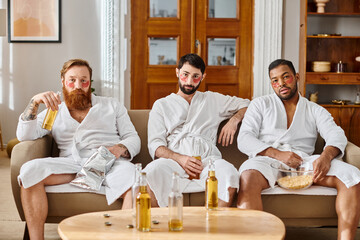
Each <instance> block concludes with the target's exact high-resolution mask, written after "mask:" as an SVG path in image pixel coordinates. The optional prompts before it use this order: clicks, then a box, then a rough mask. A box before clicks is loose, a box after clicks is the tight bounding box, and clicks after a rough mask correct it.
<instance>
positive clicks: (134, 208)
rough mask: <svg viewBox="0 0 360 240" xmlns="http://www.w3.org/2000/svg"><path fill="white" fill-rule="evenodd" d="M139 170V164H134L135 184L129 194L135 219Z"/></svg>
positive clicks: (140, 167)
mask: <svg viewBox="0 0 360 240" xmlns="http://www.w3.org/2000/svg"><path fill="white" fill-rule="evenodd" d="M141 170H142V165H141V163H136V164H135V182H134V185H133V186H132V188H131V194H132V211H133V212H132V214H133V217H134V218H135V217H136V195H137V194H138V192H139V188H140V174H141Z"/></svg>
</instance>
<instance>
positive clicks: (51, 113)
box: [34, 92, 61, 131]
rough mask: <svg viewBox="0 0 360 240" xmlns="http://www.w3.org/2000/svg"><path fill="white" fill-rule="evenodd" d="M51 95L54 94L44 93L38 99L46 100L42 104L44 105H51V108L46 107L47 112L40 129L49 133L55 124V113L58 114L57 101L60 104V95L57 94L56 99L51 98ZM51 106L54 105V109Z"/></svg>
mask: <svg viewBox="0 0 360 240" xmlns="http://www.w3.org/2000/svg"><path fill="white" fill-rule="evenodd" d="M53 93H54V92H46V93H44V94H42V95H41V94H40V97H42V98H40V100H41V99H46V102H44V103H45V105H49V104H50V103H51V108H49V107H48V110H47V112H46V115H45V119H44V122H43V124H42V128H44V129H47V130H49V131H51V129H52V126H53V124H54V122H55V118H56V115H57V112H58V109H59V107H58V105H57V104H56V103H57V101H58V100H59V101H60V103H61V100H60V95H61V93H60V92H57V93H56V97H54V96H53ZM38 95H39V94H38ZM38 95H36V96H38ZM36 96H35V97H36ZM35 97H34V98H35ZM42 101H43V100H42ZM60 103H59V104H60ZM53 105H55V106H56V107H55V108H53V107H54V106H53ZM49 106H50V105H49Z"/></svg>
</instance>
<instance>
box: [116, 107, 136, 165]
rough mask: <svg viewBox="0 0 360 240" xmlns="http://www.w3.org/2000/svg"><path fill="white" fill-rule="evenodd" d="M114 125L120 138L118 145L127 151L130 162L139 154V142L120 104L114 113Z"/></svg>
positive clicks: (124, 109) (125, 111)
mask: <svg viewBox="0 0 360 240" xmlns="http://www.w3.org/2000/svg"><path fill="white" fill-rule="evenodd" d="M116 125H117V130H118V133H119V136H120V142H119V144H123V145H124V146H125V147H126V148H127V149H128V151H129V153H130V160H132V159H133V157H135V156H136V155H137V154H138V153H139V152H140V148H141V141H140V137H139V135H138V134H137V132H136V130H135V127H134V125H133V124H132V122H131V120H130V117H129V115H128V113H127V110H126V108H125V107H124V106H123V105H121V104H119V105H118V110H117V111H116Z"/></svg>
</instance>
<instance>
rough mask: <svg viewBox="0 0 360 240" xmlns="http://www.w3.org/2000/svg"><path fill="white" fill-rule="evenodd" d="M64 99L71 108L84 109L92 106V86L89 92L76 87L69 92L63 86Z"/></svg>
mask: <svg viewBox="0 0 360 240" xmlns="http://www.w3.org/2000/svg"><path fill="white" fill-rule="evenodd" d="M63 93H64V101H65V103H66V106H67V107H68V109H69V110H74V109H76V110H84V109H86V108H88V107H90V106H91V87H89V90H88V91H87V92H85V91H83V90H81V89H76V90H74V91H71V92H69V91H68V90H67V89H66V88H65V87H63Z"/></svg>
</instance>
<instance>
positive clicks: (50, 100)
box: [21, 91, 61, 121]
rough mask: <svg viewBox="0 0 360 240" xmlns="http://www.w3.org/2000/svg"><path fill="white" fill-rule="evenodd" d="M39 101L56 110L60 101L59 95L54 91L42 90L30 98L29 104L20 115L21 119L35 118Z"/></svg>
mask: <svg viewBox="0 0 360 240" xmlns="http://www.w3.org/2000/svg"><path fill="white" fill-rule="evenodd" d="M40 103H44V104H45V106H46V107H47V108H51V109H52V110H58V109H59V107H58V105H59V104H60V103H61V100H60V96H59V95H58V94H56V93H54V92H51V91H50V92H43V93H39V94H37V95H35V96H34V97H33V98H31V100H30V102H29V104H28V105H27V107H26V108H25V111H24V113H23V114H22V115H21V118H22V120H24V121H30V120H34V119H35V118H36V115H37V112H38V109H39V105H40Z"/></svg>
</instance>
